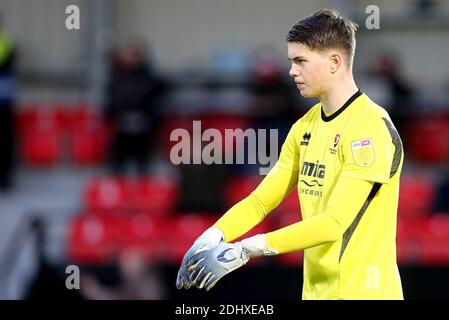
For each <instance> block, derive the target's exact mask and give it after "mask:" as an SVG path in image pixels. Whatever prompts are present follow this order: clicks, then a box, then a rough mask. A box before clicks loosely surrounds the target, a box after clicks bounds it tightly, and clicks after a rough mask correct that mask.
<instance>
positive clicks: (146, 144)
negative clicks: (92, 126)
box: [105, 44, 164, 175]
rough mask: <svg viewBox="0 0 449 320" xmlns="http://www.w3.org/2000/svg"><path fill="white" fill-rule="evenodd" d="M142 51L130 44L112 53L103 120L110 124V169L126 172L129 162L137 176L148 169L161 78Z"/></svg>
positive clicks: (120, 172) (161, 87)
mask: <svg viewBox="0 0 449 320" xmlns="http://www.w3.org/2000/svg"><path fill="white" fill-rule="evenodd" d="M145 53H146V52H145V50H144V48H143V46H142V45H140V44H132V45H129V46H127V47H124V48H119V49H117V50H115V51H114V52H113V56H112V73H111V79H110V83H109V86H108V91H107V97H106V100H107V103H106V107H105V115H106V119H107V120H108V122H109V123H110V125H111V126H112V127H113V131H114V135H113V141H112V150H111V151H112V154H111V156H112V159H111V160H112V169H113V172H114V173H116V174H125V173H126V172H127V171H126V170H127V164H128V161H130V162H131V163H133V164H134V165H135V167H136V171H137V173H138V174H139V175H144V174H145V173H146V171H147V166H148V160H149V156H150V139H151V137H152V133H153V132H154V128H155V125H156V123H157V116H158V111H157V104H158V101H159V98H160V97H161V93H162V91H163V87H164V85H163V81H162V80H161V78H159V77H158V76H157V75H156V73H155V71H154V70H153V69H152V68H151V66H150V64H149V63H148V62H147V61H146V57H145Z"/></svg>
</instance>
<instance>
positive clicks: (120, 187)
mask: <svg viewBox="0 0 449 320" xmlns="http://www.w3.org/2000/svg"><path fill="white" fill-rule="evenodd" d="M128 199H129V190H128V188H127V182H126V179H125V178H124V177H101V178H94V179H93V180H91V181H90V182H89V183H88V185H87V187H86V192H85V205H86V209H87V210H88V211H91V212H92V211H93V212H104V211H108V212H113V211H118V210H125V211H126V210H129V209H130V208H129V201H128Z"/></svg>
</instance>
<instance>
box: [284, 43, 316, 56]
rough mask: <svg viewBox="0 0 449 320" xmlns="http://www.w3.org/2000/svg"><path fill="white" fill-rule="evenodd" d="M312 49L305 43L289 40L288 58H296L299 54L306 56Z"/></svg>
mask: <svg viewBox="0 0 449 320" xmlns="http://www.w3.org/2000/svg"><path fill="white" fill-rule="evenodd" d="M311 52H312V50H310V48H309V47H308V46H306V45H305V44H302V43H299V42H288V58H289V59H294V58H297V57H299V56H306V55H308V54H310V53H311Z"/></svg>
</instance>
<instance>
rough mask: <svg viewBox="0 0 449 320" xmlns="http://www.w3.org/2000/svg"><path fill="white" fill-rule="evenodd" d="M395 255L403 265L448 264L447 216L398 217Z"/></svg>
mask: <svg viewBox="0 0 449 320" xmlns="http://www.w3.org/2000/svg"><path fill="white" fill-rule="evenodd" d="M397 230H398V231H397V255H398V261H399V263H403V264H416V263H424V264H432V265H439V264H441V265H447V264H449V215H448V214H447V213H441V214H433V215H430V214H429V215H427V216H421V217H405V218H404V217H400V218H399V220H398V229H397Z"/></svg>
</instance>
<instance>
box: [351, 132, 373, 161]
mask: <svg viewBox="0 0 449 320" xmlns="http://www.w3.org/2000/svg"><path fill="white" fill-rule="evenodd" d="M351 151H352V158H353V159H354V163H355V164H356V165H358V166H360V167H369V166H370V165H372V164H373V162H374V146H373V141H372V139H371V138H367V139H361V140H357V141H353V142H352V143H351Z"/></svg>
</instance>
